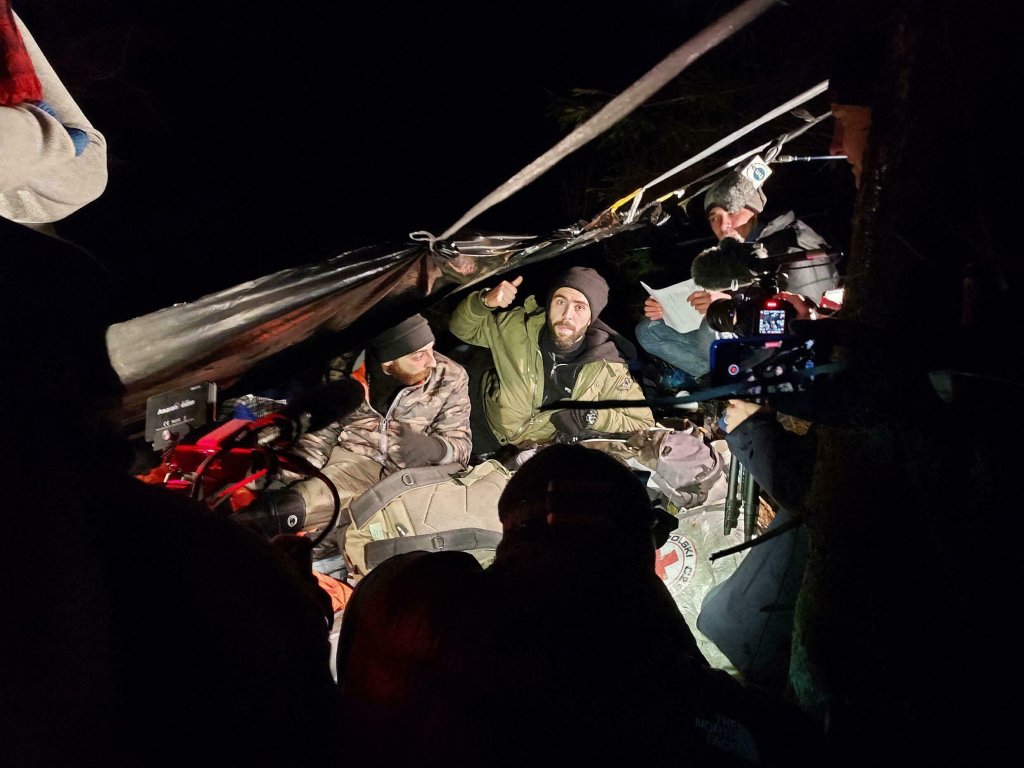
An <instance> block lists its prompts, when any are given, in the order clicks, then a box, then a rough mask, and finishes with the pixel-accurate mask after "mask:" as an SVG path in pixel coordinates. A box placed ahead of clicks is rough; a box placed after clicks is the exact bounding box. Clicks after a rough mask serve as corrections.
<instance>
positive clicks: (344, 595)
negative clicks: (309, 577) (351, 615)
mask: <svg viewBox="0 0 1024 768" xmlns="http://www.w3.org/2000/svg"><path fill="white" fill-rule="evenodd" d="M313 575H314V576H316V580H317V581H318V582H320V586H321V587H322V588H323V590H324V591H325V592H326V593H327V594H328V595H330V596H331V607H332V608H333V609H334V612H335V613H337V612H338V611H343V610H345V606H346V605H348V600H349V598H350V597H351V596H352V587H351V586H349V585H348V584H346V583H345V582H343V581H338V580H337V579H335V578H333V577H331V576H328V575H327V574H325V573H320V572H319V571H313Z"/></svg>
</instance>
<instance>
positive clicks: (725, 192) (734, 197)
mask: <svg viewBox="0 0 1024 768" xmlns="http://www.w3.org/2000/svg"><path fill="white" fill-rule="evenodd" d="M767 202H768V198H767V197H766V196H765V194H764V192H762V191H761V189H760V188H759V187H755V186H754V182H752V181H751V180H750V179H748V178H747V177H746V176H744V175H743V174H742V173H739V172H738V171H732V172H731V173H728V174H726V175H725V176H723V177H722V178H720V179H719V180H718V181H716V182H715V183H714V184H712V185H711V187H710V188H708V191H707V194H705V195H704V212H705V213H707V212H708V211H709V210H711V208H712V207H714V206H716V205H717V206H718V207H719V208H722V209H723V210H725V211H726V212H728V213H736V212H737V211H739V210H740V209H741V208H749V209H750V210H752V211H753V212H754V213H761V212H762V211H763V210H764V206H765V203H767Z"/></svg>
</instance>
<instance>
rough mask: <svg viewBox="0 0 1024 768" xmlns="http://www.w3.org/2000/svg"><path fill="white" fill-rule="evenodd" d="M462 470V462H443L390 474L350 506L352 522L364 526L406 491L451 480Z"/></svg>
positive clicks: (359, 526) (360, 526)
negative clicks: (434, 465) (437, 464)
mask: <svg viewBox="0 0 1024 768" xmlns="http://www.w3.org/2000/svg"><path fill="white" fill-rule="evenodd" d="M461 470H462V465H461V464H441V465H440V466H436V467H430V466H428V467H413V468H411V469H403V470H402V471H400V472H395V473H394V474H393V475H388V476H387V477H385V478H384V479H383V480H381V481H379V482H378V483H375V484H374V485H373V486H371V487H370V489H369V490H367V491H366V492H365V493H364V494H363V495H362V496H360V497H359V498H358V499H356V500H355V501H353V502H352V506H351V507H349V509H350V511H351V514H352V522H353V524H354V525H355V526H356V527H357V528H362V527H363V526H364V525H365V524H366V522H367V521H368V520H369V519H370V518H371V517H373V516H374V515H375V514H377V512H378V511H380V510H381V509H383V508H384V507H386V506H387V505H388V504H390V503H391V502H392V501H394V500H395V499H397V498H398V497H399V496H401V495H402V494H403V493H405V492H406V491H409V490H412V489H413V488H422V487H423V486H426V485H435V484H437V483H443V482H444V481H446V480H451V478H452V475H454V474H456V473H457V472H460V471H461Z"/></svg>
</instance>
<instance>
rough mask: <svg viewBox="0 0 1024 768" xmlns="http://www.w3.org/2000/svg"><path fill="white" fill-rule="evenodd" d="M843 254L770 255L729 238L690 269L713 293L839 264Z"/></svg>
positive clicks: (810, 251)
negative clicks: (795, 271) (756, 279)
mask: <svg viewBox="0 0 1024 768" xmlns="http://www.w3.org/2000/svg"><path fill="white" fill-rule="evenodd" d="M842 256H843V254H842V252H841V251H830V250H827V249H824V248H811V249H795V250H793V251H791V252H789V253H779V254H773V255H767V254H765V252H764V249H763V246H760V245H759V244H758V243H741V242H739V241H737V240H733V239H732V238H726V239H725V240H723V241H722V242H721V243H719V244H718V246H717V247H716V248H708V249H707V250H706V251H702V252H701V253H699V254H698V255H697V257H696V258H695V259H694V260H693V264H692V265H691V266H690V276H691V277H692V278H693V282H694V283H696V284H697V285H699V286H701V287H703V288H710V289H711V290H726V289H728V288H731V287H732V285H733V282H736V283H739V284H740V285H742V284H744V283H749V282H750V281H751V280H752V279H753V278H754V277H755V276H757V275H764V274H775V273H776V272H778V271H779V270H780V269H783V268H785V269H786V270H789V269H801V268H804V267H815V266H818V265H821V264H835V263H836V262H837V261H839V260H840V259H841V258H842Z"/></svg>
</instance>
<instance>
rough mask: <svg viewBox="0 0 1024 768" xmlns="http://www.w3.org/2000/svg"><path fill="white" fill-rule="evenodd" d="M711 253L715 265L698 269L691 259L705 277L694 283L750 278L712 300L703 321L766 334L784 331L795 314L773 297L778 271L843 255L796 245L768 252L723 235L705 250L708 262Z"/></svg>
mask: <svg viewBox="0 0 1024 768" xmlns="http://www.w3.org/2000/svg"><path fill="white" fill-rule="evenodd" d="M712 256H713V259H714V262H715V264H714V265H713V266H711V265H710V264H709V265H708V266H705V267H704V268H703V270H702V264H700V263H697V262H695V263H694V276H695V278H697V276H698V274H699V273H700V272H701V271H705V272H706V273H707V277H706V278H704V277H703V276H702V277H701V279H697V282H698V283H700V284H709V285H714V284H716V282H719V281H721V278H722V277H723V276H725V275H728V276H732V277H734V278H736V279H739V278H743V277H748V276H749V278H750V281H749V283H748V284H747V285H744V286H742V287H740V288H737V289H735V290H733V291H732V298H729V299H719V300H717V301H713V302H711V305H710V306H709V307H708V311H707V321H708V325H709V326H710V327H711V328H712V329H713V330H715V331H718V332H720V333H734V334H736V335H737V336H753V335H760V336H767V335H778V334H784V333H787V332H788V330H789V324H790V322H791V321H792V320H794V319H796V317H797V310H796V308H795V307H794V306H793V305H792V304H790V303H789V302H788V301H785V300H784V299H781V298H777V294H778V293H779V275H780V274H781V273H782V272H783V270H784V268H786V267H789V268H792V269H801V268H804V267H810V266H817V265H823V264H833V263H835V262H837V261H838V260H839V259H840V258H841V257H842V254H841V253H839V252H834V251H827V250H824V249H812V250H806V249H800V250H793V251H790V252H786V253H781V254H776V255H769V254H768V252H767V250H766V248H765V246H764V244H763V243H759V242H755V243H741V242H739V241H738V240H734V239H732V238H726V239H724V240H722V242H721V243H719V245H718V248H717V249H714V252H713V253H712V252H708V261H710V260H711V258H712Z"/></svg>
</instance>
